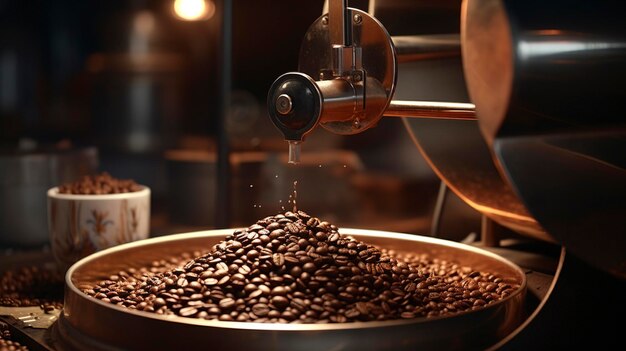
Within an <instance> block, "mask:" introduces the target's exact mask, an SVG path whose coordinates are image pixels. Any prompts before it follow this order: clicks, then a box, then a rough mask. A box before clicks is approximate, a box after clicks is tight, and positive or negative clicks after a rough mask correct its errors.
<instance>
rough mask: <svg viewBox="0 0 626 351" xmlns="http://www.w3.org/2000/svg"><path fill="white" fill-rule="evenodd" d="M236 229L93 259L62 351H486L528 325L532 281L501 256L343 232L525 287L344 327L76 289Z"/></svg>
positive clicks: (71, 281)
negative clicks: (222, 316) (425, 313)
mask: <svg viewBox="0 0 626 351" xmlns="http://www.w3.org/2000/svg"><path fill="white" fill-rule="evenodd" d="M232 231H233V230H232V229H224V230H214V231H204V232H196V233H188V234H178V235H170V236H166V237H159V238H153V239H147V240H143V241H140V242H134V243H129V244H124V245H121V246H118V247H114V248H111V249H107V250H105V251H101V252H99V253H96V254H94V255H91V256H89V257H87V258H85V259H83V260H81V261H79V262H77V263H76V264H75V265H74V266H72V267H71V268H70V270H69V271H68V272H67V275H66V290H65V291H66V293H65V304H64V310H63V313H62V315H61V318H60V319H59V321H58V323H57V324H56V325H55V327H54V333H55V335H56V336H57V337H58V338H57V339H58V340H59V345H58V349H59V350H86V349H89V350H119V349H125V350H140V349H141V350H157V349H161V350H191V349H208V348H211V349H229V350H244V349H245V350H417V349H419V350H435V349H436V350H454V349H463V350H468V349H485V348H487V347H488V346H490V345H493V344H495V343H496V342H498V340H501V339H502V338H504V337H506V336H507V335H508V334H509V333H510V332H512V331H513V330H514V329H515V328H516V327H517V326H518V325H519V324H520V323H521V322H522V304H523V301H524V298H525V290H526V277H525V275H524V273H523V272H522V270H521V269H520V268H519V267H517V266H516V265H514V264H513V263H511V262H509V261H507V260H505V259H503V258H501V257H500V256H498V255H495V254H493V253H490V252H487V251H485V250H482V249H478V248H475V247H472V246H469V245H465V244H460V243H456V242H451V241H446V240H441V239H434V238H430V237H423V236H417V235H409V234H400V233H391V232H382V231H368V230H358V229H340V232H341V233H342V234H344V235H346V234H347V235H352V236H354V237H355V238H357V239H359V240H363V241H365V242H368V243H370V244H373V245H377V246H379V247H382V248H388V249H395V250H397V251H404V252H420V253H427V254H429V255H431V256H434V257H437V258H441V259H446V260H453V261H456V262H458V263H459V264H461V265H469V266H472V267H473V269H476V270H483V271H489V272H493V273H494V274H498V275H500V276H501V277H503V278H505V279H511V280H513V281H515V282H517V283H519V284H520V286H521V287H520V289H518V290H517V291H516V292H515V293H513V294H512V295H510V296H508V297H507V298H505V299H503V300H501V301H498V302H496V303H493V304H491V305H489V306H487V307H485V308H483V309H480V310H476V311H470V312H463V313H459V314H456V315H452V316H446V317H436V318H425V317H424V318H416V319H412V320H394V321H385V322H364V323H342V324H262V323H243V322H220V321H213V320H211V321H209V320H200V319H194V318H183V317H178V316H163V315H158V314H154V313H149V312H142V311H136V310H130V309H127V308H123V307H120V306H116V305H112V304H108V303H105V302H102V301H100V300H97V299H95V298H93V297H90V296H88V295H86V294H84V293H82V292H81V291H80V290H79V289H78V288H77V285H79V284H80V283H84V282H95V281H98V280H100V279H102V278H104V277H107V276H109V275H110V274H113V273H116V272H118V271H120V270H122V269H128V268H129V267H141V266H144V265H148V264H149V263H150V262H152V261H153V260H159V259H162V258H165V257H172V256H176V255H179V254H181V253H183V252H190V251H192V250H199V249H200V250H205V249H208V248H210V247H211V246H212V245H214V244H216V243H218V242H219V241H220V240H223V239H224V237H225V236H226V235H227V234H230V233H232Z"/></svg>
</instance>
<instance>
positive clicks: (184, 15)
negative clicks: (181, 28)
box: [174, 0, 215, 21]
mask: <svg viewBox="0 0 626 351" xmlns="http://www.w3.org/2000/svg"><path fill="white" fill-rule="evenodd" d="M174 13H175V14H176V16H177V17H178V18H180V19H182V20H185V21H199V20H205V19H209V18H211V17H213V14H214V13H215V5H214V4H213V2H212V1H210V0H209V1H207V0H175V1H174Z"/></svg>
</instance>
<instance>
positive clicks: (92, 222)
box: [48, 172, 150, 272]
mask: <svg viewBox="0 0 626 351" xmlns="http://www.w3.org/2000/svg"><path fill="white" fill-rule="evenodd" d="M48 231H49V235H50V243H51V248H52V253H53V256H54V258H55V260H56V262H57V263H58V265H59V269H60V270H62V271H63V272H64V271H66V270H67V269H68V268H69V267H70V266H71V265H72V264H73V263H74V262H76V261H78V260H79V259H81V258H83V257H85V256H88V255H90V254H92V253H94V252H96V251H99V250H102V249H106V248H109V247H112V246H116V245H119V244H123V243H127V242H131V241H136V240H141V239H146V238H148V237H149V233H150V188H148V187H147V186H145V185H140V184H138V183H137V182H136V181H134V180H132V179H118V178H115V177H112V176H111V175H110V174H108V173H106V172H104V173H100V174H96V175H89V176H85V177H83V178H82V179H80V180H78V181H76V182H73V183H67V184H63V185H60V186H57V187H54V188H51V189H49V190H48Z"/></svg>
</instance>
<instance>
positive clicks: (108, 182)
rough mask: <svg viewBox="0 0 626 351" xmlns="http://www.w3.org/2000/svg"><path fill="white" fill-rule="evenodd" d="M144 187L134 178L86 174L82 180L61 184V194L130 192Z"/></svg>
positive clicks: (105, 174) (107, 174) (106, 174)
mask: <svg viewBox="0 0 626 351" xmlns="http://www.w3.org/2000/svg"><path fill="white" fill-rule="evenodd" d="M141 189H142V187H141V186H140V185H139V184H137V183H136V182H135V181H134V180H132V179H117V178H114V177H112V176H111V175H110V174H109V173H106V172H103V173H100V174H97V175H88V176H84V177H83V178H82V179H81V180H79V181H76V182H73V183H67V184H63V185H61V186H59V193H61V194H83V195H103V194H119V193H130V192H135V191H139V190H141Z"/></svg>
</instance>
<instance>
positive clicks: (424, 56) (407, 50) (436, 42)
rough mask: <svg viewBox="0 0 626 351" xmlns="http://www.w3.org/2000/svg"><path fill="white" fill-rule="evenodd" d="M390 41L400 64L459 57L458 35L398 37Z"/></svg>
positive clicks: (459, 39)
mask: <svg viewBox="0 0 626 351" xmlns="http://www.w3.org/2000/svg"><path fill="white" fill-rule="evenodd" d="M391 40H392V41H393V45H394V46H395V48H396V54H397V58H398V62H400V63H404V62H412V61H419V60H432V59H441V58H448V57H459V56H461V38H460V37H459V35H458V34H433V35H400V36H393V37H391Z"/></svg>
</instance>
